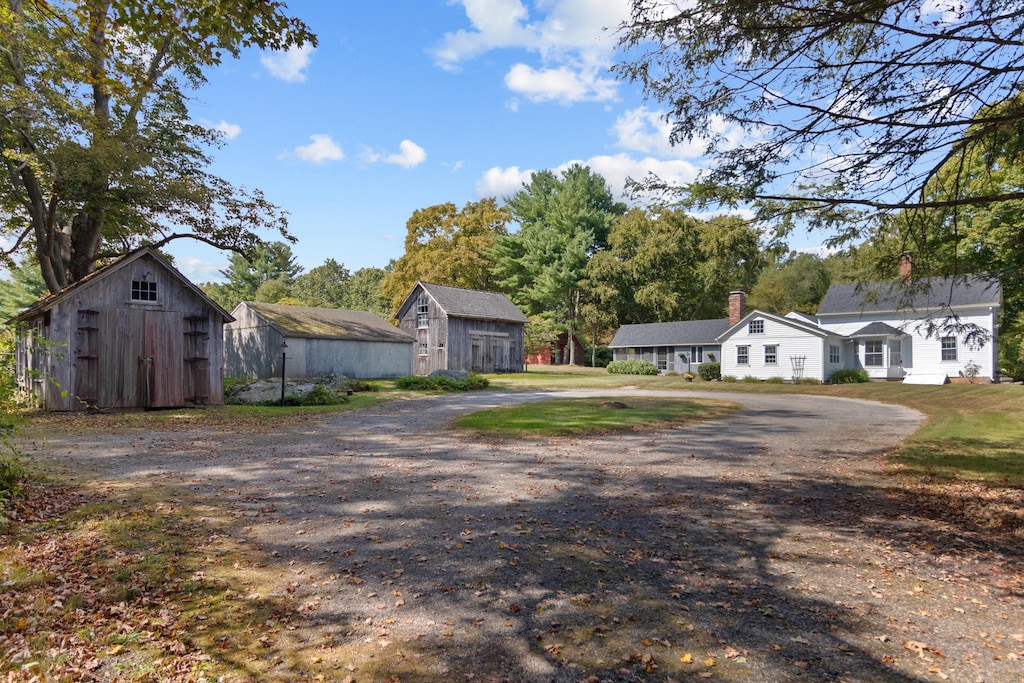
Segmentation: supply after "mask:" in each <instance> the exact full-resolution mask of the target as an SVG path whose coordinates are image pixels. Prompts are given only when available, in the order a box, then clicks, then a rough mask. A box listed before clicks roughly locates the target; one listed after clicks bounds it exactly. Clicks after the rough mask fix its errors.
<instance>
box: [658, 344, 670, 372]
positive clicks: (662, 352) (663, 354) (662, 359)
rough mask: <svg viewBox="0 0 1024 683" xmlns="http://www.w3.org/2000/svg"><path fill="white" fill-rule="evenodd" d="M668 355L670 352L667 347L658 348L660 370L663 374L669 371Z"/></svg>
mask: <svg viewBox="0 0 1024 683" xmlns="http://www.w3.org/2000/svg"><path fill="white" fill-rule="evenodd" d="M668 354H669V350H668V347H667V346H659V347H658V370H661V371H662V372H664V371H666V370H668Z"/></svg>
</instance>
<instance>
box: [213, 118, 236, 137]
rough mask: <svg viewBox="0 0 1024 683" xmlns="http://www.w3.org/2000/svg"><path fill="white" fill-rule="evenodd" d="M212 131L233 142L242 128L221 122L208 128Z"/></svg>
mask: <svg viewBox="0 0 1024 683" xmlns="http://www.w3.org/2000/svg"><path fill="white" fill-rule="evenodd" d="M210 127H211V128H213V129H214V130H217V131H220V132H221V133H223V135H224V138H225V139H226V140H234V139H235V138H237V137H238V136H239V135H241V133H242V127H241V126H239V125H238V124H237V123H228V122H227V121H221V122H220V123H215V124H213V125H212V126H210Z"/></svg>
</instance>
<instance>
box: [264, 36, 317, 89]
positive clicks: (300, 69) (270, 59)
mask: <svg viewBox="0 0 1024 683" xmlns="http://www.w3.org/2000/svg"><path fill="white" fill-rule="evenodd" d="M315 51H316V48H315V47H313V46H312V45H310V44H309V43H306V44H305V45H301V46H295V47H290V48H288V49H287V50H285V51H284V52H271V53H268V54H264V55H263V56H261V57H260V64H262V65H263V67H264V68H265V69H266V70H267V71H269V72H270V75H271V76H273V77H274V78H280V79H281V80H282V81H288V82H289V83H298V82H301V81H304V80H306V68H307V67H309V64H310V62H311V61H312V58H313V53H314V52H315Z"/></svg>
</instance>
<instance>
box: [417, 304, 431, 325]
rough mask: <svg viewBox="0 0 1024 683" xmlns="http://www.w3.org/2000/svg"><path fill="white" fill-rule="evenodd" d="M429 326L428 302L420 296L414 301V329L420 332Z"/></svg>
mask: <svg viewBox="0 0 1024 683" xmlns="http://www.w3.org/2000/svg"><path fill="white" fill-rule="evenodd" d="M429 326H430V300H429V299H427V297H425V296H421V297H420V298H419V299H417V300H416V329H418V330H422V329H424V328H426V327H429Z"/></svg>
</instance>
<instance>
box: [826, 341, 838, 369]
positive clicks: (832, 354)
mask: <svg viewBox="0 0 1024 683" xmlns="http://www.w3.org/2000/svg"><path fill="white" fill-rule="evenodd" d="M828 362H829V363H831V364H832V365H839V363H840V355H839V345H838V344H829V345H828Z"/></svg>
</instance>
